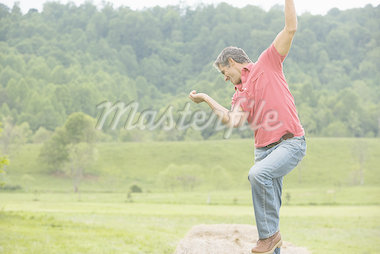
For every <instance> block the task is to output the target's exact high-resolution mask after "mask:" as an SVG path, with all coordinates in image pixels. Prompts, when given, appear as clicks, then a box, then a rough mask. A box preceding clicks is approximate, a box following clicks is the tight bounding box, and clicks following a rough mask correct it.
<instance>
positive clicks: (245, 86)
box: [231, 44, 305, 147]
mask: <svg viewBox="0 0 380 254" xmlns="http://www.w3.org/2000/svg"><path fill="white" fill-rule="evenodd" d="M285 57H286V56H282V55H280V53H278V51H277V50H276V48H275V47H274V45H273V44H272V45H271V46H270V47H269V48H268V49H266V50H265V51H264V52H263V53H262V54H261V55H260V57H259V59H258V60H257V62H256V63H250V64H248V65H247V66H246V67H244V68H243V69H242V71H241V81H242V83H241V84H239V85H236V86H235V94H234V95H233V97H232V103H231V104H232V107H234V106H235V105H240V106H241V107H242V109H243V111H245V112H247V113H248V114H249V116H248V119H247V120H248V123H249V125H250V127H251V128H252V129H253V130H254V133H255V146H256V147H263V146H266V145H269V144H271V143H273V142H276V141H278V140H279V139H280V138H281V137H282V136H283V135H285V134H286V133H293V134H294V136H296V137H298V136H303V135H305V132H304V130H303V128H302V125H301V123H300V120H299V118H298V115H297V111H296V106H295V104H294V98H293V96H292V94H291V93H290V91H289V87H288V84H287V83H286V80H285V76H284V73H283V70H282V62H283V61H284V59H285Z"/></svg>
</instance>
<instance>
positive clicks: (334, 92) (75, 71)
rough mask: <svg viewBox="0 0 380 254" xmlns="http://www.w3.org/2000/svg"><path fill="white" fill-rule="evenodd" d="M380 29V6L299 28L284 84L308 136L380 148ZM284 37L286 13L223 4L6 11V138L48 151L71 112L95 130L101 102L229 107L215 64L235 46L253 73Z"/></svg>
mask: <svg viewBox="0 0 380 254" xmlns="http://www.w3.org/2000/svg"><path fill="white" fill-rule="evenodd" d="M379 17H380V5H379V6H376V7H374V6H372V5H367V6H366V7H364V8H359V9H351V10H346V11H340V10H338V9H331V10H330V11H329V12H328V13H327V14H326V15H324V16H321V15H311V14H308V13H305V14H303V15H301V16H299V19H298V22H299V29H298V31H297V33H296V36H295V39H294V42H293V46H292V49H291V52H290V54H289V56H288V57H287V59H286V60H285V63H284V72H285V75H286V77H287V79H288V83H289V86H290V89H291V91H292V93H293V95H294V97H295V101H296V105H297V108H298V111H299V114H300V118H301V121H302V123H303V125H304V127H305V130H306V132H307V134H308V135H311V136H348V137H376V136H380V131H379V124H380V85H379V80H380V72H379V70H380V45H379V42H380V18H379ZM283 25H284V14H283V10H282V7H281V6H274V7H273V8H272V9H270V10H269V11H264V10H262V9H260V8H259V7H256V6H246V7H244V8H235V7H232V6H230V5H228V4H226V3H221V4H218V5H217V6H213V5H200V6H198V7H196V8H189V7H181V6H179V5H178V6H168V7H164V8H163V7H153V8H148V9H144V10H139V11H136V10H131V9H130V8H128V7H119V8H114V7H113V6H112V5H111V4H103V6H102V7H97V6H95V5H93V4H92V3H89V2H86V3H84V4H82V5H79V6H76V5H75V4H73V3H68V4H60V3H57V2H47V3H45V4H44V7H43V10H42V11H41V12H39V11H37V10H36V9H30V10H29V11H28V12H27V13H26V14H22V13H21V10H20V8H19V6H18V5H17V4H15V5H14V6H13V7H8V6H6V5H4V4H0V116H1V121H2V122H3V128H4V132H3V135H2V137H1V138H2V139H3V141H4V140H5V139H8V141H9V140H11V139H12V134H9V135H7V133H8V131H7V130H8V129H12V130H13V131H14V132H13V133H20V132H22V134H18V136H16V138H17V137H21V138H19V140H20V139H22V140H24V142H37V143H38V142H43V141H44V140H47V139H48V138H49V137H50V136H51V134H52V133H53V132H54V131H55V130H57V131H58V129H57V127H60V126H64V124H65V122H66V121H67V119H68V117H69V116H70V115H72V114H74V113H75V112H83V113H85V114H86V115H88V116H91V117H92V118H97V117H98V116H99V113H100V112H99V110H98V109H97V107H96V106H97V105H98V104H99V103H102V102H104V101H110V102H118V101H122V102H125V103H128V102H131V101H136V102H138V103H139V107H140V108H141V109H155V110H157V111H159V112H163V111H164V110H165V109H166V108H167V107H168V106H169V105H173V106H174V108H175V109H177V111H179V110H181V109H182V108H183V107H184V105H185V103H186V102H188V98H187V94H188V93H189V92H190V91H191V90H193V89H196V90H198V91H203V92H207V93H209V94H210V96H212V97H213V98H215V99H216V100H217V101H220V102H221V103H222V104H223V105H224V106H226V107H229V105H230V100H231V96H232V94H233V93H234V89H233V87H232V86H231V85H230V84H227V83H225V82H224V81H223V77H222V75H220V74H219V73H218V72H217V71H216V70H215V69H214V68H213V67H212V62H213V60H214V59H215V58H216V56H217V55H218V53H219V52H220V51H221V50H222V49H223V48H224V47H226V46H230V45H234V46H238V47H241V48H243V49H244V50H245V51H246V52H247V54H248V55H249V56H250V57H251V59H252V60H253V61H256V59H257V57H258V56H259V55H260V53H261V52H262V51H263V50H264V49H265V48H266V47H268V46H269V45H270V43H271V42H272V41H273V39H274V38H275V36H276V34H277V33H278V32H279V31H280V30H281V29H282V27H283ZM196 107H198V106H196V105H193V106H192V108H194V109H195V108H196ZM199 107H200V108H202V106H199ZM204 109H206V108H204ZM175 117H178V115H175ZM12 126H13V127H12ZM251 136H252V132H250V131H244V132H235V133H234V137H251ZM221 137H222V135H221V134H220V133H219V132H216V131H215V130H214V129H213V128H211V127H210V128H206V129H203V130H202V131H195V130H193V129H191V128H189V129H187V130H181V131H180V130H174V131H170V132H165V131H163V130H156V131H151V132H147V131H142V130H133V131H126V130H123V128H118V129H117V130H110V129H106V130H104V135H103V136H102V140H103V141H110V140H119V141H133V140H135V141H136V140H137V141H139V140H142V141H144V140H186V139H213V138H221ZM2 143H3V146H4V145H5V144H6V143H4V142H2Z"/></svg>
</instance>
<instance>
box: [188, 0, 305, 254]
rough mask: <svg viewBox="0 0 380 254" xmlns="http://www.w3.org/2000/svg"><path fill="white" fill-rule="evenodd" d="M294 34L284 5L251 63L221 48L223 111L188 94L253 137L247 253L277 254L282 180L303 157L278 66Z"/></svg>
mask: <svg viewBox="0 0 380 254" xmlns="http://www.w3.org/2000/svg"><path fill="white" fill-rule="evenodd" d="M296 29H297V16H296V11H295V6H294V2H293V0H285V27H284V29H283V30H282V31H281V32H280V33H279V34H278V35H277V37H276V38H275V40H274V41H273V43H272V44H271V45H270V47H269V48H268V49H266V50H265V51H264V52H263V53H262V54H261V55H260V57H259V59H258V60H257V62H255V63H252V62H251V60H250V59H249V57H248V56H247V55H246V53H245V52H244V51H243V50H242V49H240V48H236V47H227V48H225V49H224V50H223V51H222V52H221V53H220V55H219V56H218V58H217V59H216V61H215V63H214V65H215V66H216V67H217V69H218V70H219V71H220V72H221V73H222V74H223V75H224V79H225V81H228V80H229V81H230V82H231V83H232V84H233V85H234V86H235V94H234V96H233V97H232V103H231V104H232V107H231V110H228V109H226V108H224V107H223V106H221V105H220V104H219V103H218V102H216V101H215V100H214V99H212V98H211V97H210V96H208V95H207V94H204V93H196V91H192V92H191V93H190V94H189V97H190V99H191V100H192V101H194V102H196V103H200V102H206V103H207V104H208V105H209V106H210V107H211V108H212V110H213V111H214V113H215V114H216V115H217V116H218V117H219V118H220V119H221V121H222V123H224V124H226V125H227V126H230V127H239V126H241V125H242V124H243V123H244V122H245V120H248V123H249V124H250V126H251V127H252V128H253V129H254V134H255V164H254V166H253V167H252V168H251V169H250V171H249V174H248V180H249V181H250V183H251V189H252V200H253V206H254V212H255V219H256V225H257V229H258V233H259V240H258V241H257V243H256V245H255V246H254V247H253V248H252V250H251V252H252V253H260V254H263V253H265V254H272V253H275V254H279V253H280V247H281V245H282V240H281V235H280V232H279V218H280V217H279V212H280V206H281V193H282V181H283V177H284V176H285V175H286V174H288V173H289V172H290V171H291V170H292V169H293V168H295V167H296V166H297V164H298V163H299V161H301V159H302V158H303V157H304V156H305V153H306V141H305V138H304V130H303V128H302V126H301V123H300V121H299V118H298V115H297V111H296V107H295V104H294V99H293V96H292V95H291V93H290V91H289V88H288V84H287V83H286V80H285V77H284V74H283V70H282V63H283V61H284V59H285V57H286V55H287V54H288V52H289V49H290V47H291V44H292V40H293V37H294V34H295V32H296Z"/></svg>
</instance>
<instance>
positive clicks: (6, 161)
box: [0, 123, 9, 187]
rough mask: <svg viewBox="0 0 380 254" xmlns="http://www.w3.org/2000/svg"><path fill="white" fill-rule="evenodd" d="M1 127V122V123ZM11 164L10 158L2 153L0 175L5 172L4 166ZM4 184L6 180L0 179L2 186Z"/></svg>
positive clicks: (0, 185)
mask: <svg viewBox="0 0 380 254" xmlns="http://www.w3.org/2000/svg"><path fill="white" fill-rule="evenodd" d="M0 127H1V123H0ZM1 131H2V129H1V128H0V134H1ZM8 164H9V160H8V159H7V158H6V157H5V156H1V155H0V176H1V175H4V174H5V170H4V167H5V166H6V165H8ZM3 185H4V182H3V180H2V179H0V187H2V186H3Z"/></svg>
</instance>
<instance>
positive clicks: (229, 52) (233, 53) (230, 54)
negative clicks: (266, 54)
mask: <svg viewBox="0 0 380 254" xmlns="http://www.w3.org/2000/svg"><path fill="white" fill-rule="evenodd" d="M228 58H232V60H234V61H235V62H237V63H250V62H252V61H251V59H249V57H248V55H247V54H246V53H245V52H244V50H243V49H241V48H237V47H232V46H230V47H227V48H225V49H223V50H222V52H220V54H219V56H218V57H217V58H216V60H215V62H214V67H215V68H216V69H218V70H219V67H220V66H227V67H229V66H230V64H229V62H228Z"/></svg>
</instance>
